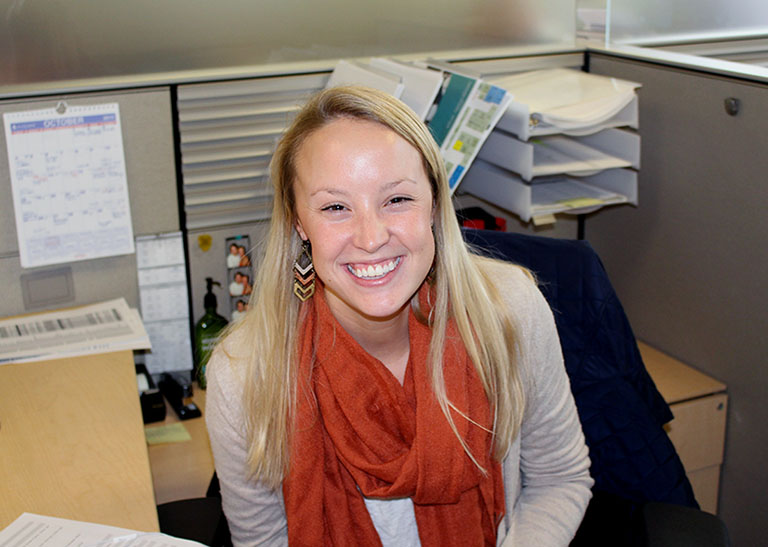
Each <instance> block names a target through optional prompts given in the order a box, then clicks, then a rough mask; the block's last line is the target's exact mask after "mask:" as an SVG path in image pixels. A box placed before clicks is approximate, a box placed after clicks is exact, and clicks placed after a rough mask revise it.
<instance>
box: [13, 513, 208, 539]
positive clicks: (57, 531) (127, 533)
mask: <svg viewBox="0 0 768 547" xmlns="http://www.w3.org/2000/svg"><path fill="white" fill-rule="evenodd" d="M0 545H3V546H4V547H5V546H7V547H43V546H45V547H72V546H75V545H77V546H82V545H89V546H94V547H96V546H98V547H107V546H109V547H147V546H150V545H151V546H153V547H194V546H200V545H202V543H197V542H196V541H190V540H187V539H179V538H176V537H173V536H169V535H167V534H161V533H156V532H154V533H147V532H136V531H134V530H128V529H125V528H117V527H115V526H106V525H104V524H92V523H90V522H81V521H76V520H69V519H62V518H57V517H48V516H43V515H36V514H34V513H22V514H21V516H19V518H17V519H16V520H14V521H13V522H12V523H11V524H9V525H8V526H7V527H6V528H5V529H4V530H2V531H0Z"/></svg>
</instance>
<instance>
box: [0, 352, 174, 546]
mask: <svg viewBox="0 0 768 547" xmlns="http://www.w3.org/2000/svg"><path fill="white" fill-rule="evenodd" d="M0 485H2V496H0V528H4V527H6V526H7V525H8V524H10V523H11V522H12V521H13V520H15V519H16V517H18V516H19V515H20V514H21V513H22V512H24V511H26V512H31V513H40V514H43V515H50V516H55V517H62V518H68V519H74V520H82V521H88V522H95V523H99V524H107V525H111V526H119V527H123V528H130V529H134V530H140V531H148V532H150V531H157V530H158V529H159V527H158V522H157V511H156V507H155V500H154V496H153V494H152V479H151V474H150V469H149V458H148V457H147V448H146V440H145V437H144V428H143V423H142V418H141V407H140V405H139V398H138V396H137V386H136V372H135V368H134V363H133V355H132V352H131V351H121V352H115V353H107V354H100V355H89V356H82V357H72V358H67V359H56V360H51V361H40V362H34V363H22V364H11V365H0Z"/></svg>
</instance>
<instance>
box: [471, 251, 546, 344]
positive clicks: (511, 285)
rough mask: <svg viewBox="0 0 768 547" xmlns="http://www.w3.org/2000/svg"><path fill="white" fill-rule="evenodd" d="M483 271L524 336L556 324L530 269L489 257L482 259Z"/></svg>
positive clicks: (534, 333)
mask: <svg viewBox="0 0 768 547" xmlns="http://www.w3.org/2000/svg"><path fill="white" fill-rule="evenodd" d="M480 268H481V270H482V271H483V272H485V274H486V277H487V278H488V279H489V281H490V282H491V283H492V284H493V285H494V287H495V289H496V292H497V293H498V297H499V299H500V303H502V304H503V305H505V307H506V309H507V311H508V313H509V314H510V316H511V317H512V318H513V319H514V321H515V322H516V323H517V326H518V328H519V329H522V333H523V334H524V336H526V337H527V336H536V333H537V332H538V331H539V329H540V328H541V327H542V326H545V325H549V324H550V323H552V322H553V317H552V310H551V308H550V306H549V304H548V303H547V301H546V299H545V298H544V295H543V294H542V293H541V291H540V290H539V286H538V283H537V281H536V278H535V276H534V275H533V274H532V273H531V272H530V271H529V270H528V269H527V268H525V267H523V266H520V265H517V264H513V263H511V262H505V261H502V260H496V259H488V258H483V259H481V261H480Z"/></svg>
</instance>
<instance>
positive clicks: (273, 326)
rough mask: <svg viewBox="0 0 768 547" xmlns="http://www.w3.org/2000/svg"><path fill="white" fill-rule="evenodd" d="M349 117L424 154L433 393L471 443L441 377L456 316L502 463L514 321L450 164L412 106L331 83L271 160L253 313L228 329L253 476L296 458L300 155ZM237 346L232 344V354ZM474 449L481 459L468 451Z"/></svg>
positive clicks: (514, 381)
mask: <svg viewBox="0 0 768 547" xmlns="http://www.w3.org/2000/svg"><path fill="white" fill-rule="evenodd" d="M344 117H347V118H356V119H363V120H368V121H374V122H376V123H380V124H382V125H384V126H385V127H387V128H389V129H391V130H392V131H394V132H395V133H397V134H398V135H399V136H401V137H402V138H404V139H405V140H406V141H407V142H409V143H410V144H411V145H413V146H414V148H416V149H417V150H418V151H419V152H420V153H421V156H422V158H423V162H424V168H425V171H426V173H427V177H428V179H429V181H430V184H431V186H432V194H433V196H434V203H435V216H434V230H433V231H434V236H435V249H436V252H435V268H434V287H435V295H436V298H435V302H434V306H433V309H432V313H431V314H430V317H429V321H430V323H431V325H432V328H433V335H432V342H431V346H430V353H429V355H430V357H429V360H430V370H431V374H432V387H433V390H434V393H435V395H436V397H437V399H438V401H439V402H440V405H441V407H442V409H443V412H444V414H445V416H446V418H447V419H448V421H449V423H450V424H451V426H452V427H453V429H454V432H456V435H457V436H458V437H459V440H460V441H461V443H462V445H464V441H463V439H462V438H461V437H460V436H459V434H458V432H457V430H456V427H455V426H454V417H453V414H457V413H458V414H459V415H461V413H460V412H459V411H458V410H457V409H455V408H454V407H453V406H452V405H451V402H450V401H449V400H448V397H447V395H446V391H445V382H444V378H443V368H442V357H443V346H444V344H445V329H446V325H447V322H448V320H449V318H453V320H454V321H455V323H456V326H457V328H458V331H459V333H460V334H461V338H462V341H463V343H464V345H465V346H466V349H467V352H468V354H469V356H470V358H471V359H472V362H473V363H474V364H475V367H476V369H477V372H478V374H479V377H480V379H481V381H482V383H483V387H484V389H485V392H486V394H487V396H488V399H489V401H490V402H491V405H492V407H493V408H494V409H495V424H494V431H493V433H494V435H495V444H494V455H495V457H496V458H497V459H499V460H501V458H502V457H503V455H504V454H505V453H506V451H507V450H508V448H509V446H510V444H511V442H512V440H513V439H514V438H515V436H516V435H517V433H518V431H519V427H520V420H521V417H522V413H523V405H524V394H523V387H522V383H521V380H520V375H519V373H518V368H517V343H516V330H515V322H514V320H513V318H512V317H511V316H510V314H509V311H508V310H506V309H505V307H504V306H501V307H499V306H498V302H499V301H500V299H499V296H500V295H499V294H498V293H497V290H496V288H495V286H494V283H493V282H492V281H491V280H490V279H489V277H488V275H487V274H486V273H485V270H486V268H483V267H482V263H483V261H486V260H488V259H482V258H479V257H477V256H474V255H472V254H470V252H469V251H468V249H467V246H466V244H465V243H464V241H463V238H462V236H461V231H460V229H459V225H458V222H457V220H456V216H455V213H454V210H453V205H452V203H451V198H450V192H449V189H448V183H447V175H446V171H445V166H444V164H443V160H442V157H441V155H440V150H439V149H438V147H437V144H436V143H435V141H434V139H433V138H432V136H431V134H430V133H429V130H428V129H427V128H426V127H425V126H424V124H423V123H422V122H421V120H419V118H418V117H417V116H416V115H415V114H414V113H413V112H412V111H411V110H410V109H409V108H408V107H406V106H405V105H404V104H403V103H401V102H400V101H398V100H397V99H395V98H393V97H391V96H390V95H388V94H385V93H382V92H379V91H376V90H373V89H369V88H365V87H358V86H349V87H336V88H331V89H327V90H324V91H321V92H320V93H318V94H316V95H315V96H314V97H313V98H311V99H310V101H309V102H308V103H307V105H306V106H305V107H304V108H303V109H302V110H301V112H300V113H299V114H298V115H297V116H296V118H295V119H294V121H293V123H292V124H291V126H290V127H289V128H288V129H287V131H286V132H285V133H284V135H283V137H282V139H281V140H280V143H279V144H278V146H277V149H276V151H275V154H274V156H273V158H272V162H271V164H270V170H271V179H272V185H273V188H274V204H273V209H272V222H271V226H270V230H269V235H268V238H267V242H266V247H265V249H264V257H263V259H262V260H261V264H260V267H259V270H258V274H257V279H256V282H255V283H254V293H253V295H252V297H251V301H250V305H249V310H248V312H247V313H246V314H245V317H244V318H243V320H242V321H240V322H239V323H237V324H236V325H235V326H234V328H233V329H232V330H231V331H230V332H229V333H228V336H230V335H233V334H235V333H239V335H238V336H237V344H236V345H237V348H236V353H237V355H236V356H235V355H232V356H231V357H233V358H234V360H236V361H238V362H241V363H243V364H244V366H245V371H244V372H245V375H244V381H245V390H244V404H245V405H246V406H245V408H246V415H247V416H248V423H247V435H248V440H249V452H248V461H249V465H250V468H251V470H252V471H253V474H254V476H255V478H257V479H258V480H259V481H261V482H262V483H263V484H265V485H268V486H270V487H272V488H278V487H279V486H280V484H281V482H282V479H283V476H284V473H285V472H286V470H287V468H288V465H289V460H290V457H291V454H290V438H291V433H292V427H293V410H294V407H295V402H296V391H297V377H296V374H297V373H296V371H297V368H298V357H297V342H298V332H299V330H300V328H301V324H300V323H301V314H300V310H301V304H300V302H299V300H298V299H297V298H296V297H295V296H294V295H293V292H292V279H293V272H292V266H293V262H294V260H295V258H296V257H297V256H298V254H299V251H300V248H301V241H300V239H299V237H298V234H297V233H296V230H295V228H294V226H295V221H296V215H295V210H294V193H293V184H294V181H295V178H296V171H295V169H296V167H295V165H296V156H297V154H298V153H299V151H300V149H301V145H302V144H303V142H304V140H305V139H306V138H307V137H308V136H309V135H310V134H312V133H313V132H314V131H316V130H318V129H320V128H321V127H323V126H324V125H326V124H328V123H330V122H331V121H333V120H336V119H339V118H344ZM414 304H415V303H414ZM232 352H233V351H232V348H231V347H230V348H228V353H232ZM452 410H453V412H452ZM465 418H466V417H465ZM464 447H465V450H467V449H466V445H464ZM467 453H468V454H469V456H470V457H471V458H472V459H473V460H474V457H473V456H472V454H471V453H470V452H469V451H468V450H467Z"/></svg>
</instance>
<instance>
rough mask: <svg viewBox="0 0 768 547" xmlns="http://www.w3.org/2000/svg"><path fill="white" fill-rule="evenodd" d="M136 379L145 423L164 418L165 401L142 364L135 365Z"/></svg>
mask: <svg viewBox="0 0 768 547" xmlns="http://www.w3.org/2000/svg"><path fill="white" fill-rule="evenodd" d="M136 381H137V382H138V384H139V401H140V402H141V415H142V418H143V419H144V423H145V424H151V423H152V422H160V421H162V420H165V401H163V394H162V393H160V390H159V389H157V387H156V386H155V382H154V381H153V380H152V376H151V375H150V374H149V372H148V371H147V367H146V366H145V365H144V364H137V365H136Z"/></svg>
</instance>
